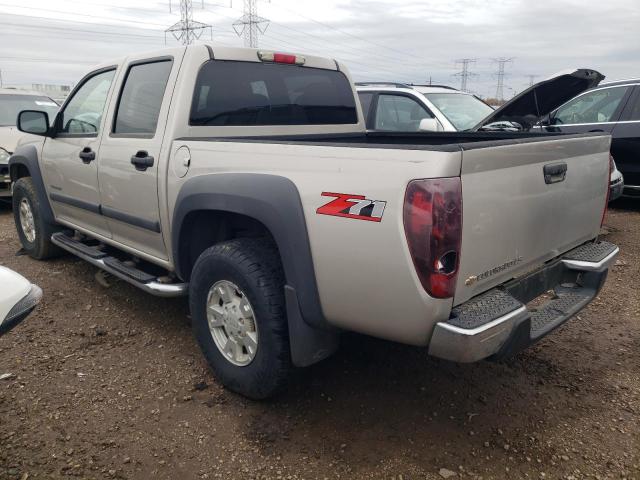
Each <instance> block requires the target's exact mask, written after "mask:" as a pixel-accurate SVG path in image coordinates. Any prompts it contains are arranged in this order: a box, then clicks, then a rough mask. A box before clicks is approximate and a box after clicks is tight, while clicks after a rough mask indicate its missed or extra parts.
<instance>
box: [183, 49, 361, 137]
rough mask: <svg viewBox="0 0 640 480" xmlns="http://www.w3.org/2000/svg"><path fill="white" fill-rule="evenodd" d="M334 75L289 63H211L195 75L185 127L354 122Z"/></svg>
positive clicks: (350, 103) (342, 83) (349, 96)
mask: <svg viewBox="0 0 640 480" xmlns="http://www.w3.org/2000/svg"><path fill="white" fill-rule="evenodd" d="M357 121H358V118H357V113H356V106H355V99H354V97H353V92H352V90H351V85H350V84H349V81H348V80H347V78H346V77H345V76H344V75H343V74H342V73H340V72H337V71H332V70H323V69H317V68H308V67H300V66H295V65H278V64H273V63H251V62H232V61H221V60H212V61H210V62H207V63H205V64H204V65H203V66H202V68H201V69H200V73H198V78H197V81H196V88H195V92H194V96H193V102H192V105H191V118H190V124H191V125H328V124H344V123H357Z"/></svg>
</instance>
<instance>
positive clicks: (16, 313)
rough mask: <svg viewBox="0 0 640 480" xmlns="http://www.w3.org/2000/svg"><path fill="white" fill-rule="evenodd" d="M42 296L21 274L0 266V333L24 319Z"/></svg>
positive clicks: (35, 286) (38, 289) (38, 288)
mask: <svg viewBox="0 0 640 480" xmlns="http://www.w3.org/2000/svg"><path fill="white" fill-rule="evenodd" d="M41 298H42V290H40V287H38V286H37V285H34V284H32V283H31V282H29V280H27V279H26V278H24V277H23V276H22V275H20V274H18V273H16V272H14V271H13V270H9V269H8V268H6V267H0V335H4V334H5V333H7V332H8V331H9V330H11V329H12V328H13V327H15V326H16V325H17V324H18V323H20V322H21V321H22V320H24V319H25V318H26V317H27V316H28V315H29V314H30V313H31V312H32V311H33V309H34V308H36V305H38V303H39V302H40V299H41Z"/></svg>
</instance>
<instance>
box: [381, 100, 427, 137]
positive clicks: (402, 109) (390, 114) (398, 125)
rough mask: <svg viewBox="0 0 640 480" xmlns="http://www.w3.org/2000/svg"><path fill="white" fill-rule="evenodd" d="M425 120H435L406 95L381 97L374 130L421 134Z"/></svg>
mask: <svg viewBox="0 0 640 480" xmlns="http://www.w3.org/2000/svg"><path fill="white" fill-rule="evenodd" d="M423 118H433V115H432V114H431V113H430V112H429V111H428V110H427V109H426V108H425V107H423V106H422V105H421V104H420V103H418V102H417V101H416V100H414V99H412V98H410V97H407V96H405V95H380V96H379V97H378V105H377V106H376V122H375V127H374V128H375V129H376V130H386V131H390V132H419V131H420V120H422V119H423Z"/></svg>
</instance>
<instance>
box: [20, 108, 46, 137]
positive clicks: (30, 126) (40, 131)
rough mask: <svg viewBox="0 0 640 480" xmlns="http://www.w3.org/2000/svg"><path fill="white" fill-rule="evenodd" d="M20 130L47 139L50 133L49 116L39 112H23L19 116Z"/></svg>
mask: <svg viewBox="0 0 640 480" xmlns="http://www.w3.org/2000/svg"><path fill="white" fill-rule="evenodd" d="M17 127H18V130H20V131H21V132H24V133H30V134H32V135H40V136H43V137H46V136H47V134H48V133H49V115H48V114H47V112H41V111H39V110H23V111H21V112H20V113H19V114H18V122H17Z"/></svg>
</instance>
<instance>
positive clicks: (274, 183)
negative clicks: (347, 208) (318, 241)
mask: <svg viewBox="0 0 640 480" xmlns="http://www.w3.org/2000/svg"><path fill="white" fill-rule="evenodd" d="M211 210H215V211H222V212H230V213H237V214H240V215H245V216H247V217H251V218H254V219H255V220H257V221H259V222H260V223H262V224H263V225H264V226H265V227H266V228H267V229H268V230H269V231H270V232H271V235H272V236H273V238H274V240H275V242H276V244H277V247H278V250H279V252H280V258H281V260H282V264H283V268H284V272H285V277H286V282H287V285H286V288H285V297H286V305H287V317H288V321H289V334H290V341H291V353H292V358H293V361H294V364H295V365H297V366H306V365H310V364H312V363H315V362H317V361H319V360H321V359H323V358H325V357H327V356H329V355H330V354H331V353H333V351H335V349H336V348H337V342H338V334H337V332H336V331H335V330H334V329H332V328H331V327H329V325H328V324H327V322H326V320H325V317H324V314H323V312H322V307H321V304H320V296H319V293H318V287H317V283H316V276H315V271H314V267H313V259H312V256H311V246H310V244H309V235H308V232H307V224H306V221H305V216H304V211H303V208H302V202H301V200H300V194H299V192H298V189H297V187H296V186H295V184H294V183H293V182H292V181H291V180H289V179H288V178H285V177H282V176H279V175H271V174H258V173H219V174H208V175H200V176H197V177H194V178H191V179H190V180H187V181H186V182H185V183H184V185H183V186H182V188H181V189H180V192H179V194H178V197H177V199H176V203H175V208H174V212H173V221H172V224H171V246H172V247H171V249H172V255H173V261H174V264H175V269H176V273H177V274H178V276H179V277H180V278H182V279H183V280H185V281H188V277H189V275H190V272H189V271H186V270H187V269H186V268H185V265H182V264H181V258H182V257H183V256H182V255H181V251H180V236H181V230H182V227H183V223H184V220H185V218H186V217H187V215H188V214H189V213H191V212H196V211H211Z"/></svg>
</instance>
